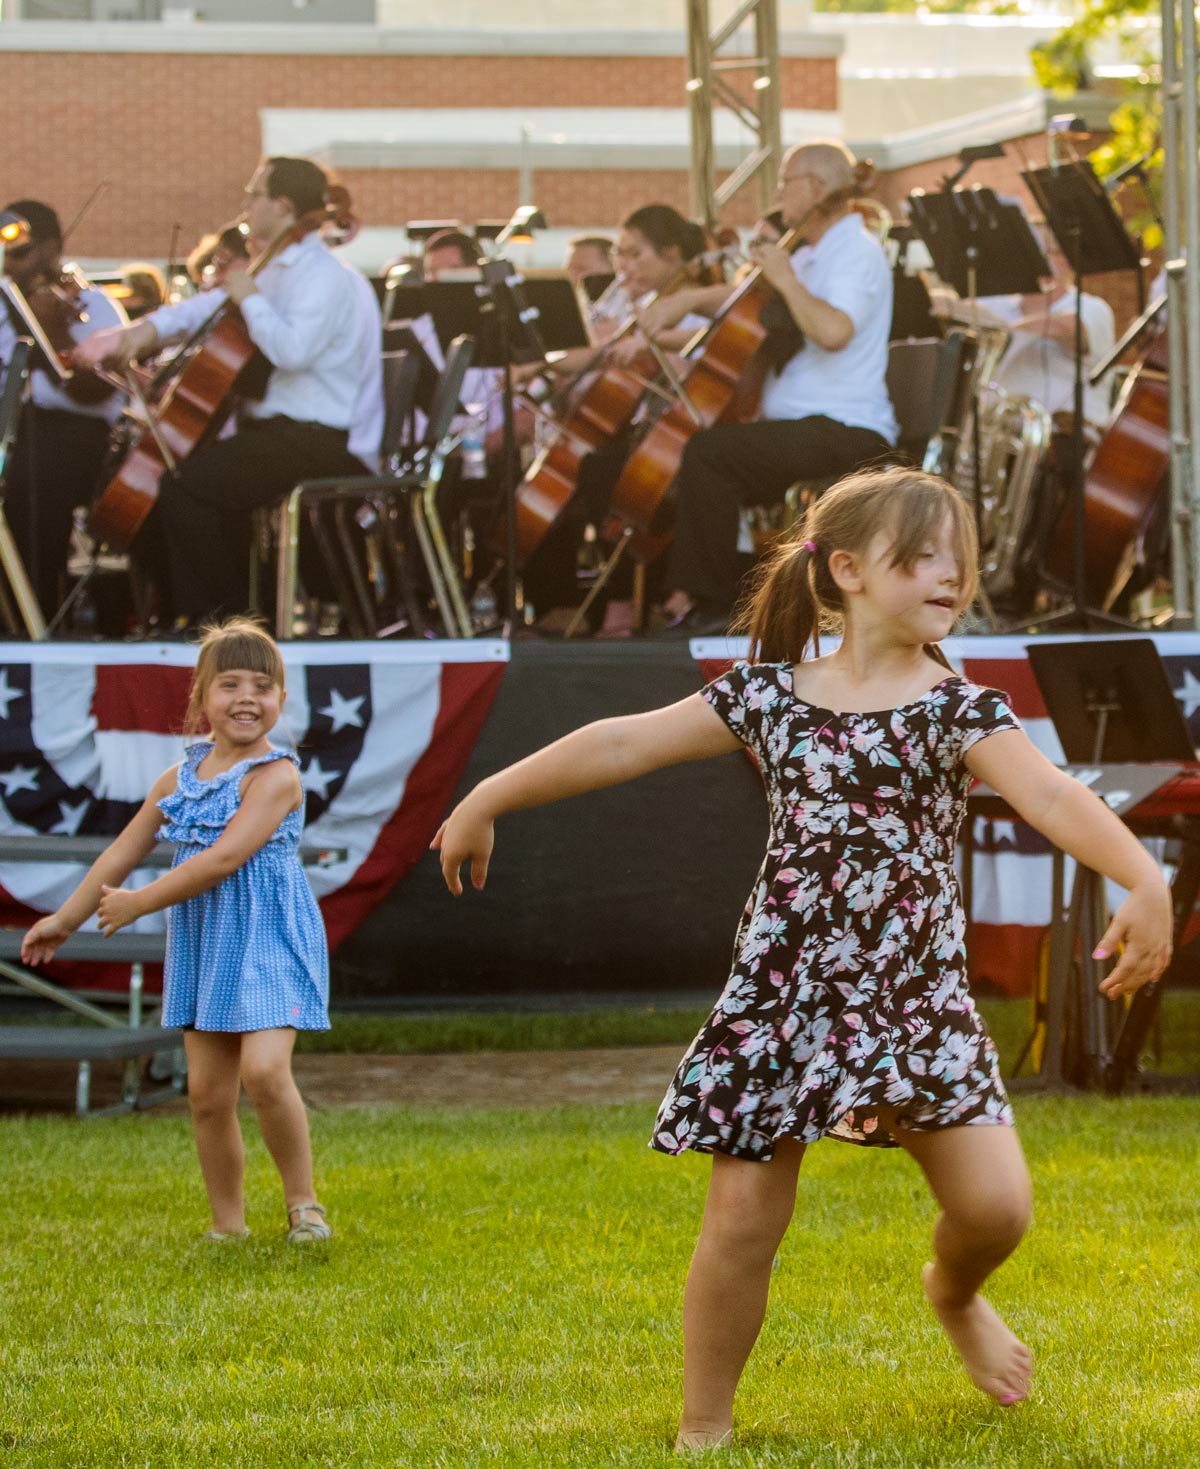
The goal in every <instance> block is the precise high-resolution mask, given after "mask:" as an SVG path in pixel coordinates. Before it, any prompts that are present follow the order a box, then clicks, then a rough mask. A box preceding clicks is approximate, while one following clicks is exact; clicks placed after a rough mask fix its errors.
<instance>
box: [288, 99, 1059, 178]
mask: <svg viewBox="0 0 1200 1469" xmlns="http://www.w3.org/2000/svg"><path fill="white" fill-rule="evenodd" d="M1046 111H1047V108H1046V99H1045V97H1044V96H1043V95H1042V93H1041V92H1027V93H1025V94H1023V95H1022V96H1020V97H1017V98H1015V99H1014V100H1013V101H1011V102H1004V103H1001V104H999V105H997V106H995V107H988V108H985V109H983V110H981V111H979V112H972V113H967V114H965V115H962V116H959V117H955V118H951V119H949V120H947V121H944V122H938V123H933V124H930V125H929V126H927V127H921V128H913V129H911V130H909V131H907V132H899V133H891V134H886V135H884V136H883V137H878V138H846V141H847V142H848V143H849V144H850V146H851V147H852V148H853V149H854V151H855V152H856V153H858V154H859V155H860V156H866V157H870V158H872V159H873V160H874V162H875V165H876V167H877V168H879V169H881V170H884V171H890V170H892V169H896V168H907V167H909V166H910V165H912V164H914V163H924V162H927V161H928V160H929V159H932V158H946V157H949V156H951V155H953V154H955V153H957V152H958V151H959V149H960V148H962V147H964V146H965V145H967V144H968V143H998V142H1004V141H1005V140H1006V139H1008V138H1019V137H1024V136H1027V135H1028V134H1031V133H1038V132H1041V131H1042V130H1043V129H1044V128H1045V126H1046ZM259 116H260V119H261V122H262V137H263V151H264V152H265V153H298V154H303V155H306V156H309V157H313V158H316V159H318V161H320V162H322V163H325V164H328V165H330V166H331V167H338V168H365V169H369V168H381V169H383V168H387V169H409V168H482V169H489V168H494V169H512V168H519V167H522V166H527V167H529V168H532V169H534V170H535V171H536V170H537V169H547V168H555V169H562V168H574V169H583V170H588V169H621V168H625V169H641V168H662V169H684V170H686V169H687V167H688V165H689V161H690V157H691V155H690V144H689V136H688V113H687V111H686V109H685V108H681V107H679V108H675V107H577V108H553V107H545V108H538V107H531V108H515V107H476V108H444V109H437V108H433V109H430V108H404V107H396V108H353V107H348V108H304V107H296V108H286V107H285V108H274V107H268V108H264V109H263V110H262V111H261V113H260V114H259ZM714 121H715V123H716V134H717V148H716V153H717V162H718V164H720V165H721V166H732V165H733V164H735V163H737V162H738V160H739V159H741V158H742V157H744V156H745V154H746V151H747V148H748V146H749V142H750V139H749V136H748V134H747V133H746V131H745V130H744V129H743V128H742V127H741V125H740V124H739V123H738V121H737V119H736V118H735V117H733V116H732V115H731V114H728V113H721V114H718V115H717V116H716V117H715V119H714ZM526 128H527V129H528V130H529V132H528V137H525V138H523V137H522V130H523V129H526ZM843 135H844V128H843V125H842V120H841V117H840V115H839V114H838V113H836V112H815V111H800V110H796V109H789V110H787V111H785V112H784V114H783V136H784V142H785V143H786V144H788V145H790V144H792V143H798V142H803V141H805V140H806V139H809V138H815V137H842V136H843Z"/></svg>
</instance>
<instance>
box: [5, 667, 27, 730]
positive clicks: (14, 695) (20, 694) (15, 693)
mask: <svg viewBox="0 0 1200 1469" xmlns="http://www.w3.org/2000/svg"><path fill="white" fill-rule="evenodd" d="M24 697H25V690H24V689H14V688H13V687H12V685H11V684H10V683H9V681H8V669H7V668H0V719H7V718H8V706H9V705H10V704H11V703H12V701H13V700H14V699H23V698H24Z"/></svg>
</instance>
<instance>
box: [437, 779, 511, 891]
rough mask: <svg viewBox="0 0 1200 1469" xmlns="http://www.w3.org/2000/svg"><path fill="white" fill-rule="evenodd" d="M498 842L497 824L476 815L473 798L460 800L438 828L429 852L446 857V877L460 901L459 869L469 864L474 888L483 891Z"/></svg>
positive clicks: (443, 860)
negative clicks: (493, 851) (472, 803)
mask: <svg viewBox="0 0 1200 1469" xmlns="http://www.w3.org/2000/svg"><path fill="white" fill-rule="evenodd" d="M495 842H496V824H495V822H494V821H492V820H491V819H490V818H489V817H485V816H480V815H478V814H476V813H475V812H474V811H473V810H472V809H471V803H470V798H469V797H468V798H467V800H465V801H460V802H459V804H458V805H457V806H456V807H455V808H454V810H453V811H451V813H450V815H449V817H448V818H447V820H445V821H443V822H442V824H441V826H439V827H438V830H437V835H436V836H435V837H434V839H433V841H432V842H430V844H429V850H430V851H431V852H440V853H441V854H442V876H443V877H444V878H445V880H446V886H447V887H448V888H449V889H450V891H451V892H452V893H453V894H454V896H455V897H456V898H459V897H461V896H462V890H463V888H462V878H461V877H460V875H459V869H460V868H461V867H462V865H463V863H464V862H468V861H469V862H470V864H471V886H472V887H473V888H477V889H479V890H482V888H483V885H484V883H485V882H486V881H487V873H488V863H489V862H490V860H491V856H492V847H493V846H494V845H495Z"/></svg>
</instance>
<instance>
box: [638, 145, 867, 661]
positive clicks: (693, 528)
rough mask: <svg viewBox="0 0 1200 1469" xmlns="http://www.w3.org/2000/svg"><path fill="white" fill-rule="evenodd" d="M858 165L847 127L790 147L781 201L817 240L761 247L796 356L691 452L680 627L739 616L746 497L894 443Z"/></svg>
mask: <svg viewBox="0 0 1200 1469" xmlns="http://www.w3.org/2000/svg"><path fill="white" fill-rule="evenodd" d="M854 169H855V159H854V155H853V154H852V153H851V152H850V150H849V149H848V148H846V147H845V146H844V144H842V143H840V142H837V141H835V140H825V141H820V142H813V143H801V144H798V145H797V146H796V147H794V148H791V149H789V150H788V152H787V153H786V154H785V155H784V159H783V165H782V168H781V170H780V175H779V201H780V212H781V214H782V218H783V224H784V227H785V228H786V229H788V230H791V229H794V228H796V227H797V226H798V225H799V224H800V223H801V222H802V221H803V222H804V241H805V243H804V244H803V245H801V247H800V248H799V249H798V250H796V251H795V253H794V254H793V255H791V256H789V255H788V254H787V252H786V251H785V250H784V249H782V248H781V247H780V246H779V245H775V244H771V243H769V242H765V241H764V242H763V243H761V244H758V245H756V246H754V247H753V248H752V250H751V258H752V259H753V260H754V262H755V264H756V265H758V266H759V267H760V269H761V270H762V273H763V275H764V276H765V277H766V279H767V280H768V281H769V282H770V284H771V285H772V286H774V287H775V289H776V290H777V291H778V292H779V295H780V298H781V300H782V302H783V305H784V307H785V308H786V324H785V327H784V330H783V332H781V333H780V334H779V338H780V339H781V340H782V343H783V351H782V352H781V354H780V356H781V357H782V358H783V359H784V360H782V361H779V360H778V359H777V365H776V366H775V367H774V368H773V369H771V370H770V371H768V375H767V380H766V383H765V385H764V388H763V394H762V403H761V407H760V410H759V417H758V421H757V422H755V423H743V424H728V425H721V426H719V427H717V428H711V429H705V430H702V431H700V432H699V433H697V434H695V435H694V436H693V437H692V438H691V439H690V440H689V441H688V444H687V448H686V449H685V451H684V454H683V460H682V463H681V465H680V470H679V475H678V477H677V479H676V482H675V485H676V496H677V513H676V524H675V539H674V543H673V545H672V549H671V559H670V566H669V568H668V582H669V584H670V586H671V587H672V588H673V591H672V592H671V594H670V596H668V598H667V600H666V602H665V603H664V610H665V611H666V612H667V614H668V615H669V616H671V617H672V618H674V620H675V625H676V627H677V628H678V630H679V631H681V632H688V633H702V632H704V631H707V630H709V629H712V630H714V631H716V630H720V629H721V628H723V627H724V625H725V623H726V622H727V621H728V618H729V614H730V612H731V610H732V608H733V605H734V602H735V601H736V599H737V594H738V587H739V583H740V581H741V579H742V577H743V576H744V574H745V572H746V570H747V567H748V559H747V557H746V556H745V555H743V554H742V553H741V552H740V551H739V550H738V528H739V522H740V514H741V508H742V506H743V505H770V504H776V503H778V502H779V501H781V500H782V499H783V497H784V494H785V493H786V491H787V489H788V487H789V486H790V485H793V484H795V483H796V481H797V480H805V479H824V478H827V477H831V476H838V475H843V474H848V473H850V472H851V471H852V470H855V469H857V468H859V467H861V466H864V465H866V464H869V463H870V462H871V461H873V460H876V459H881V458H883V457H884V456H886V455H887V453H888V450H889V449H890V448H891V446H892V445H893V444H894V443H895V440H896V418H895V414H894V413H893V411H892V405H891V401H890V399H889V398H888V393H887V385H886V373H887V353H888V332H889V329H890V326H891V320H892V273H891V269H890V268H889V266H888V262H887V257H886V255H885V254H884V252H883V248H882V246H881V245H880V244H879V242H878V241H877V240H876V239H875V238H874V236H873V235H871V234H870V233H869V232H868V230H867V228H866V226H865V224H864V223H863V220H862V217H861V216H860V215H859V214H858V213H857V212H855V211H854V210H853V209H852V207H851V200H852V197H853V194H854V191H855V185H854ZM734 289H736V287H729V286H714V287H707V288H705V287H700V288H698V289H695V290H685V291H678V292H676V293H675V294H674V295H672V296H669V297H666V298H665V299H663V300H661V301H658V302H656V303H655V304H654V305H653V306H652V307H651V308H650V309H649V312H648V313H647V316H649V317H650V318H651V319H652V321H651V324H652V326H653V327H655V328H657V327H659V326H662V325H666V324H667V323H668V322H669V321H671V320H673V319H675V316H676V313H678V314H679V315H682V314H683V313H684V312H685V311H688V310H701V311H706V312H708V313H710V314H713V315H715V314H717V313H718V312H719V310H720V308H721V306H722V305H723V304H724V302H725V299H726V298H727V297H728V296H729V294H730V292H731V291H732V290H734ZM789 330H790V332H791V333H792V341H791V342H790V343H789V342H788V341H787V334H788V332H789ZM792 346H795V347H796V350H795V351H794V352H791V353H790V355H788V353H789V351H790V348H791V347H792Z"/></svg>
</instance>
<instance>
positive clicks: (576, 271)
mask: <svg viewBox="0 0 1200 1469" xmlns="http://www.w3.org/2000/svg"><path fill="white" fill-rule="evenodd" d="M612 249H613V242H612V241H611V240H610V239H609V238H608V236H607V235H576V236H575V238H574V239H572V240H568V241H567V258H566V260H565V261H563V269H564V270H565V271H566V273H567V279H568V280H569V281H570V282H571V284H572V285H573V286H582V285H583V283H584V281H585V280H586V279H587V277H588V276H589V275H611V274H612V269H613V259H612Z"/></svg>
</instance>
